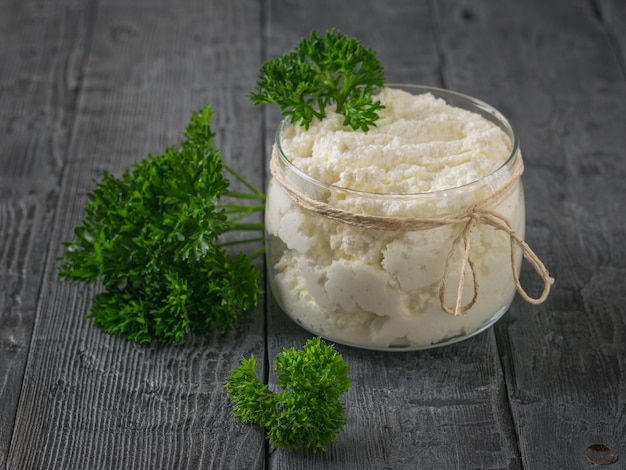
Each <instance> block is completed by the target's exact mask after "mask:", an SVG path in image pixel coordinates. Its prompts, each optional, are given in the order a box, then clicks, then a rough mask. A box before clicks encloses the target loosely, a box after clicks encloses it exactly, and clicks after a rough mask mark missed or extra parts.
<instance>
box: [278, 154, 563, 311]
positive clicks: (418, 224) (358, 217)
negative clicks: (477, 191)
mask: <svg viewBox="0 0 626 470" xmlns="http://www.w3.org/2000/svg"><path fill="white" fill-rule="evenodd" d="M278 158H279V157H278V150H277V148H276V145H274V148H273V151H272V158H271V159H270V171H271V172H272V175H273V176H274V179H275V180H276V182H278V184H280V186H281V187H282V188H283V189H284V190H285V191H286V192H287V194H288V195H289V197H290V198H291V199H292V201H293V202H294V203H296V204H297V205H298V206H300V207H302V208H304V209H307V210H309V211H311V212H314V213H316V214H320V215H322V216H324V217H328V218H329V219H333V220H336V221H339V222H342V223H345V224H349V225H353V226H357V227H363V228H370V229H378V230H389V231H420V230H429V229H433V228H437V227H441V226H444V225H452V224H460V225H461V226H462V227H463V229H462V230H461V233H460V234H459V235H458V236H457V237H456V238H455V239H454V241H453V242H452V246H451V247H450V251H449V252H448V255H447V257H446V261H445V264H444V269H443V275H442V278H441V281H440V283H439V303H440V304H441V308H442V310H443V311H444V312H446V313H448V314H450V315H454V316H458V315H461V314H463V313H465V312H467V311H468V310H469V309H470V308H472V306H473V305H474V303H475V302H476V299H477V298H478V289H479V285H478V278H477V276H476V268H475V265H474V261H473V260H472V258H471V256H470V251H471V247H472V242H471V235H472V230H473V229H474V228H475V227H476V226H478V225H480V224H485V225H490V226H492V227H493V228H494V229H496V230H500V231H502V232H505V233H506V234H508V236H509V240H510V261H511V271H512V273H513V280H514V282H515V287H516V289H517V292H518V293H519V294H520V296H521V297H522V298H523V299H524V300H526V301H527V302H529V303H531V304H534V305H538V304H540V303H542V302H544V301H545V300H546V299H547V298H548V294H549V293H550V287H551V286H552V284H553V283H554V278H552V277H551V276H550V273H549V272H548V270H547V269H546V267H545V266H544V264H543V263H542V262H541V260H540V259H539V257H538V256H537V255H536V254H535V253H534V252H533V250H532V249H531V248H530V247H529V246H528V244H527V243H526V242H525V241H524V240H523V239H522V238H521V237H520V236H519V235H517V233H515V230H513V226H512V225H511V221H510V220H509V219H507V218H506V217H505V216H503V215H502V214H499V213H498V212H496V211H493V210H491V209H489V208H490V207H493V206H495V205H497V204H498V203H499V202H501V201H502V200H504V198H505V197H506V196H508V195H509V194H510V192H511V191H512V190H513V189H514V187H515V185H516V183H517V181H518V180H519V178H520V177H521V175H522V173H523V172H524V164H523V162H522V158H521V155H518V157H517V158H516V161H515V163H514V166H513V168H512V169H511V174H510V176H509V178H508V179H507V180H506V181H505V183H504V184H502V185H501V186H500V187H498V188H497V189H496V191H495V192H493V193H492V194H491V195H489V196H487V197H485V198H484V199H482V200H480V201H478V202H476V203H474V204H471V205H469V206H467V207H464V208H462V209H460V210H459V211H457V212H456V213H453V214H450V215H447V216H442V217H389V216H380V215H367V214H358V213H355V212H351V211H347V210H344V209H340V208H337V207H333V206H331V205H329V204H327V203H325V202H321V201H316V200H315V199H312V198H310V197H308V196H306V195H305V194H303V193H302V192H301V191H298V190H297V189H295V188H294V187H293V186H292V185H290V184H289V183H288V182H287V180H286V178H285V177H284V174H283V172H282V171H281V169H280V168H279V165H278ZM460 244H463V261H462V264H461V272H460V276H459V283H458V286H457V297H456V304H455V306H454V308H450V307H448V306H447V305H446V303H445V295H446V289H447V283H448V274H449V270H450V263H451V259H452V257H453V255H454V253H455V252H456V250H457V247H458V246H459V245H460ZM516 245H517V246H518V247H519V248H520V249H521V251H522V254H523V256H524V258H525V259H526V260H527V261H528V262H529V263H530V264H531V266H532V267H533V268H534V269H535V271H536V272H537V274H539V276H540V277H541V279H542V280H543V284H544V287H543V292H542V293H541V295H540V296H539V297H536V298H534V297H531V296H530V295H528V293H527V292H526V290H525V289H524V288H523V287H522V284H521V282H520V280H519V275H518V273H517V269H516V266H515V246H516ZM468 266H469V270H470V272H471V275H472V283H473V294H472V298H471V299H470V300H469V302H467V303H466V304H464V305H463V303H462V302H463V300H462V295H463V291H464V288H465V280H466V277H467V272H468Z"/></svg>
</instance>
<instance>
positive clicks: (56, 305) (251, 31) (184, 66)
mask: <svg viewBox="0 0 626 470" xmlns="http://www.w3.org/2000/svg"><path fill="white" fill-rule="evenodd" d="M191 11H193V12H194V13H193V14H189V12H191ZM207 24H210V25H211V27H207ZM260 25H261V23H260V7H259V4H258V3H257V2H251V1H248V2H246V1H235V2H217V1H216V2H205V1H202V2H199V1H198V2H194V1H188V2H179V3H177V4H176V5H175V6H174V5H172V4H169V3H165V2H164V3H163V4H160V5H155V4H153V3H150V4H144V5H138V6H131V5H130V4H129V3H128V2H122V3H115V2H111V3H107V2H101V3H100V5H99V9H98V12H97V22H96V24H95V28H94V31H93V42H92V47H91V50H90V54H89V58H88V63H87V70H86V72H85V77H84V80H83V85H82V87H81V90H80V96H79V104H78V110H77V117H76V122H75V125H74V128H73V131H72V135H73V139H72V141H71V145H70V146H69V147H70V148H69V150H68V160H69V161H68V162H67V164H66V167H65V169H64V172H63V177H62V182H61V187H60V190H59V204H58V208H59V209H58V214H57V218H56V221H55V224H54V227H53V229H52V236H51V243H50V253H49V254H48V265H49V268H48V270H47V272H46V273H44V280H43V289H42V293H41V296H40V300H39V302H38V308H37V324H36V326H35V331H34V334H33V340H32V345H31V350H30V355H29V363H28V364H29V365H28V367H27V369H26V373H25V379H24V385H23V390H22V394H21V398H20V407H19V411H18V416H17V419H16V424H15V429H14V432H13V440H12V444H11V450H10V452H9V455H8V459H7V468H9V469H43V468H50V469H60V468H63V469H74V468H75V469H84V468H90V469H97V468H102V469H109V468H135V469H140V468H146V469H153V468H258V467H259V466H260V465H261V464H262V462H263V461H264V455H263V451H264V442H263V436H262V435H261V433H260V431H259V430H258V429H254V428H249V427H247V426H245V427H244V426H242V425H238V424H237V423H236V421H235V420H234V419H233V416H232V413H231V411H230V408H229V407H228V404H229V403H228V398H227V395H226V393H225V391H224V390H223V388H222V387H223V383H224V380H225V377H226V376H227V374H228V373H229V372H230V370H231V369H232V368H233V367H234V366H236V365H237V364H238V362H239V357H240V356H241V355H244V354H246V355H249V354H250V353H255V354H257V355H258V356H260V357H263V347H264V346H263V325H264V318H263V314H262V311H261V310H259V311H256V312H250V313H249V314H247V315H246V316H245V318H243V320H242V322H241V323H240V324H239V325H238V327H237V328H236V329H234V330H233V331H231V332H226V333H220V332H216V333H215V334H214V335H213V336H211V337H208V338H189V339H187V340H186V341H184V342H182V343H181V344H179V345H175V346H152V347H138V346H135V345H133V344H131V343H128V342H125V341H124V340H122V339H120V338H116V337H112V336H109V335H106V334H104V333H103V332H102V331H100V330H98V329H96V328H94V327H93V326H92V325H91V323H90V321H89V320H87V319H86V318H85V314H86V313H87V312H88V310H89V306H90V302H91V299H92V298H93V295H94V293H95V291H96V290H97V287H94V288H92V289H87V290H86V289H84V288H79V287H74V286H67V285H64V284H62V283H61V282H59V280H58V278H57V275H56V265H55V263H54V259H55V258H56V257H57V256H59V255H60V254H61V242H62V241H63V240H66V239H69V238H70V237H71V234H72V229H73V227H74V226H76V225H77V224H78V223H79V222H80V220H81V219H82V211H83V207H84V204H85V197H86V193H87V191H89V190H90V189H92V188H93V182H92V180H93V179H98V178H99V177H100V175H101V174H102V171H103V170H108V171H110V172H112V173H114V174H120V173H121V172H122V171H123V170H124V169H127V168H129V167H130V166H131V164H132V163H133V162H135V161H137V160H139V159H141V158H144V157H146V156H147V155H148V154H149V153H154V154H158V153H160V152H161V151H162V150H163V148H164V147H165V146H166V145H173V144H175V143H176V142H178V141H179V139H180V137H181V136H182V130H183V128H184V125H186V123H187V121H188V119H189V116H190V115H191V113H192V111H194V110H196V109H198V108H199V107H200V106H201V105H202V104H203V103H204V102H207V103H210V104H211V105H212V106H213V107H214V109H215V112H216V119H215V121H214V127H215V130H216V131H217V133H218V137H217V139H218V145H219V147H220V149H221V151H222V153H223V154H224V157H225V159H226V160H228V161H230V162H231V163H232V164H234V166H236V167H241V168H242V173H244V174H245V176H246V177H248V178H249V179H250V180H251V181H252V182H254V183H256V184H258V185H259V186H262V178H263V161H262V159H261V158H259V154H261V153H262V152H261V151H260V144H261V142H262V141H261V113H260V112H254V110H252V111H251V109H250V108H251V106H249V104H248V102H247V93H248V90H250V89H251V87H252V84H253V82H254V78H255V76H256V72H257V71H258V68H259V67H260V63H259V61H260V49H259V47H260V46H259V41H258V40H259V37H260ZM241 134H243V135H245V136H246V138H245V139H242V138H240V137H239V135H241ZM242 162H246V163H245V164H243V163H242ZM248 162H249V163H248ZM225 428H227V429H229V432H224V429H225Z"/></svg>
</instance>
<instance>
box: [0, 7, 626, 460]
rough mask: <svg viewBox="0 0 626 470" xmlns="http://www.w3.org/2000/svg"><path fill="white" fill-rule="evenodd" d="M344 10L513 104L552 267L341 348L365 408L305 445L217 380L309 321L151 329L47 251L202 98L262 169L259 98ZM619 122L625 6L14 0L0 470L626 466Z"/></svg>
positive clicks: (2, 171)
mask: <svg viewBox="0 0 626 470" xmlns="http://www.w3.org/2000/svg"><path fill="white" fill-rule="evenodd" d="M331 27H335V28H339V29H340V30H341V31H342V32H344V33H346V34H349V35H352V36H354V37H357V38H359V39H360V40H361V41H362V42H363V43H364V44H365V45H366V46H369V47H373V48H374V49H376V50H377V51H378V57H379V58H380V60H381V61H382V63H383V65H384V66H385V68H386V70H387V78H388V80H389V81H390V82H407V83H420V84H431V85H439V86H443V87H447V88H452V89H455V90H458V91H461V92H465V93H468V94H471V95H474V96H476V97H478V98H481V99H483V100H485V101H487V102H489V103H490V104H492V105H494V106H496V107H497V108H499V109H500V110H501V111H502V112H504V114H505V115H507V116H508V117H509V118H510V119H511V121H512V122H513V124H514V125H515V126H516V128H517V130H518V132H519V134H520V137H521V142H522V148H523V152H524V156H525V160H526V168H527V169H526V173H525V175H524V183H525V186H526V193H527V213H528V217H527V225H528V226H527V240H528V242H529V243H530V245H531V246H532V247H533V248H534V250H535V251H536V252H537V253H538V254H539V256H540V257H541V258H542V259H543V260H544V262H545V263H546V265H547V266H548V267H549V269H550V271H551V273H552V274H553V275H554V276H555V277H556V279H557V283H556V285H555V288H554V290H553V293H552V295H551V297H550V298H549V300H548V301H547V302H546V303H545V304H544V305H541V306H531V305H528V304H525V303H523V302H522V301H521V300H520V299H517V300H516V302H515V303H514V304H513V306H512V307H511V309H510V312H509V313H508V314H507V315H506V316H505V317H504V318H503V319H502V320H501V321H500V322H499V323H498V324H497V325H496V326H495V327H493V328H491V329H489V330H488V331H487V332H485V333H483V334H481V335H479V336H477V337H475V338H473V339H470V340H468V341H465V342H463V343H460V344H458V345H455V346H450V347H446V348H442V349H435V350H430V351H424V352H412V353H379V352H368V351H361V350H357V349H351V348H347V347H341V346H339V347H338V349H339V350H340V352H341V353H342V354H343V355H344V357H345V359H346V360H347V361H348V362H349V363H350V364H351V366H352V378H353V380H354V386H353V388H352V389H351V390H350V392H348V393H347V394H346V395H344V399H345V403H346V405H347V408H348V413H347V419H348V423H347V426H346V428H345V431H344V432H343V433H342V434H341V435H340V437H339V439H338V440H337V442H336V443H334V444H333V445H332V446H331V447H330V448H329V449H328V451H327V452H326V453H323V454H315V455H314V454H312V453H310V452H305V451H297V452H291V453H290V452H286V451H284V450H282V449H278V450H275V449H272V448H270V447H269V446H268V445H267V444H266V443H265V440H264V436H263V433H262V431H261V430H260V429H258V428H256V427H251V426H247V425H242V424H240V423H238V422H237V421H236V420H235V419H234V417H233V415H232V412H231V407H230V402H229V400H228V397H227V395H226V394H225V392H224V390H223V388H222V386H223V383H224V380H225V378H226V377H227V375H228V374H229V372H230V370H231V369H232V368H233V367H235V366H236V365H237V364H238V361H239V358H240V357H241V356H242V355H246V356H247V355H249V354H252V353H254V354H255V355H256V356H257V357H260V358H265V360H263V361H261V362H262V363H263V364H264V369H265V370H264V372H263V373H264V374H266V375H267V376H268V377H269V380H270V381H272V380H274V377H273V376H272V374H271V373H270V371H269V368H270V366H271V358H273V357H274V356H275V354H276V353H277V352H278V351H280V350H281V349H282V348H283V347H286V346H292V345H293V346H298V347H299V346H301V345H302V344H303V343H304V342H305V340H306V339H307V338H308V337H309V335H308V334H307V333H306V332H304V331H303V330H301V329H299V328H298V327H297V326H295V325H294V324H293V323H291V322H290V321H288V320H287V319H286V318H285V317H284V315H283V314H282V313H281V312H279V311H278V310H277V308H276V307H275V305H274V303H273V302H272V299H271V298H270V297H267V298H265V299H264V303H263V304H262V305H261V307H259V308H258V309H257V311H254V312H249V313H247V314H246V315H245V316H244V317H243V320H242V321H241V323H240V324H239V325H238V326H237V328H236V329H234V330H233V331H230V332H216V333H215V334H214V335H213V336H211V337H192V338H188V339H186V340H185V341H184V342H182V343H180V344H176V345H169V346H149V347H139V346H136V345H133V344H131V343H128V342H125V341H124V340H123V339H120V338H117V337H112V336H109V335H106V334H104V333H102V332H101V331H100V330H98V329H96V328H94V327H93V326H92V325H91V324H90V321H89V320H87V319H86V318H85V314H86V313H87V311H88V309H89V306H90V302H91V299H92V297H93V294H94V292H95V290H96V289H97V287H94V288H92V289H82V288H77V287H74V286H67V285H65V284H63V283H61V282H59V279H58V276H57V271H56V269H57V265H56V261H55V260H56V258H57V257H58V256H60V255H61V253H62V247H61V242H62V241H63V240H67V239H69V238H71V234H72V229H73V227H74V226H75V225H77V224H78V223H79V222H80V221H81V219H82V214H83V213H82V210H83V207H84V203H85V196H86V192H87V191H89V190H90V189H92V188H93V180H94V179H98V178H99V177H100V175H101V174H102V171H103V170H108V171H111V172H113V173H115V174H119V173H121V172H122V171H123V170H124V169H126V168H128V167H130V166H131V165H132V162H134V161H136V160H139V159H141V158H144V157H145V156H147V155H148V154H149V153H157V154H158V153H160V152H161V151H162V149H163V148H164V147H165V146H167V145H172V144H175V143H176V142H178V141H179V139H180V137H181V131H182V129H183V128H184V125H185V124H186V123H187V120H188V118H189V116H190V114H191V113H192V112H193V111H194V110H196V109H198V108H199V107H200V106H201V105H202V104H203V103H210V104H212V105H213V107H214V108H215V110H216V118H215V121H214V123H215V126H216V128H217V130H218V145H219V147H220V149H221V150H222V152H223V154H224V155H225V158H226V159H227V160H228V161H229V162H230V163H231V165H232V166H234V167H236V168H238V169H239V170H241V171H242V173H243V174H244V175H245V176H246V177H247V178H249V179H250V180H251V181H253V182H255V183H256V184H258V186H260V187H262V186H264V185H265V182H266V178H267V171H266V164H267V159H268V150H269V148H270V145H271V142H272V139H273V134H274V131H275V129H276V126H277V123H278V116H277V114H276V113H275V112H273V111H270V110H264V109H262V108H258V107H253V106H252V105H251V103H250V101H249V100H248V93H249V92H250V91H252V89H253V87H254V83H255V81H256V77H257V74H258V70H259V68H260V66H261V64H262V63H263V62H264V61H265V60H267V59H269V58H272V57H275V56H276V55H279V54H281V53H283V52H285V51H286V50H287V49H290V48H291V47H292V46H293V45H294V44H295V42H296V41H297V40H298V39H299V38H300V37H302V36H306V35H308V34H309V33H310V31H312V30H318V31H323V30H326V29H328V28H331ZM625 131H626V2H624V1H623V0H526V1H523V2H522V1H515V0H499V1H490V0H474V1H468V0H441V1H438V0H429V1H426V0H422V1H419V0H388V1H385V2H380V1H373V0H360V1H357V0H342V1H332V0H321V1H310V0H309V1H305V0H261V1H258V0H229V1H223V0H177V1H173V0H171V1H167V0H149V1H148V0H0V469H5V468H6V469H11V470H26V469H63V470H65V469H169V468H172V469H178V468H185V469H200V468H202V469H206V468H223V469H257V468H259V469H260V468H268V469H359V470H361V469H379V470H382V469H388V470H391V469H393V470H400V469H455V468H459V469H478V468H480V469H532V470H534V469H550V470H554V469H568V470H569V469H585V468H593V464H592V462H591V461H590V460H589V459H588V458H587V456H586V449H587V448H588V446H590V445H592V444H603V445H605V446H607V447H608V448H610V449H611V450H613V451H614V452H615V453H616V455H617V456H618V461H617V462H616V463H614V464H612V465H610V466H607V468H626V370H625V365H624V360H625V353H626V307H625V305H626V210H625V205H626V150H625V149H626V132H625ZM522 280H523V283H524V284H525V285H526V286H529V289H530V290H531V291H533V289H534V290H535V291H537V290H538V289H539V287H540V281H539V279H537V278H535V277H534V276H533V275H532V273H531V271H530V269H526V268H525V269H524V271H523V275H522ZM268 358H269V359H268ZM598 462H601V461H600V460H596V463H598Z"/></svg>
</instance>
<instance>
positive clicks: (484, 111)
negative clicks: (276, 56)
mask: <svg viewBox="0 0 626 470" xmlns="http://www.w3.org/2000/svg"><path fill="white" fill-rule="evenodd" d="M385 88H395V89H404V90H405V91H413V92H415V91H417V90H419V91H420V94H423V93H432V94H433V95H434V96H435V97H437V98H443V99H444V100H445V101H446V103H447V104H449V105H452V106H456V107H460V108H462V109H465V110H467V111H471V112H475V113H478V114H480V115H481V116H482V117H484V118H486V119H488V120H489V121H491V122H492V123H494V124H496V125H497V126H498V127H500V128H501V129H502V130H503V131H504V132H505V133H506V134H507V136H508V137H509V139H510V140H511V151H510V153H509V156H508V157H507V159H506V160H505V161H504V162H503V163H502V164H501V165H499V166H498V167H497V168H496V169H494V170H493V171H492V172H490V173H489V174H487V175H484V176H481V177H480V178H477V179H475V180H473V181H470V182H467V183H464V184H462V185H459V186H453V187H450V188H445V189H437V190H434V191H421V192H411V193H406V192H405V193H397V192H376V191H365V190H360V189H352V188H345V187H343V186H340V185H337V184H334V183H327V182H325V181H322V180H319V179H317V178H315V177H313V176H310V175H309V174H307V173H305V172H304V171H303V170H302V169H300V168H299V167H298V166H296V165H295V164H294V163H293V162H292V161H291V160H290V159H289V158H288V157H287V155H286V154H285V151H284V150H283V147H282V143H281V139H280V136H281V134H282V132H283V130H284V129H285V128H287V127H288V126H292V125H294V124H293V123H292V122H291V121H290V120H289V119H283V120H282V121H281V123H280V125H279V126H278V129H277V131H276V137H275V142H276V147H277V149H278V152H276V153H277V154H278V157H279V160H280V161H281V163H282V165H286V166H287V167H288V168H289V171H290V172H293V173H294V174H295V175H296V176H298V177H299V178H302V179H304V180H305V181H307V182H308V183H309V184H313V185H315V186H319V187H321V188H324V189H330V190H335V191H341V192H343V193H345V194H347V195H350V194H351V195H354V196H357V197H393V198H401V199H403V198H415V197H420V196H422V197H423V196H428V197H429V198H430V197H436V196H437V195H441V196H443V195H445V194H449V193H450V192H452V191H458V190H465V189H468V188H470V187H472V186H474V185H477V184H482V183H484V182H485V181H486V180H488V179H490V178H492V177H493V176H494V175H496V174H499V173H500V172H501V171H503V170H505V169H507V168H509V167H511V166H512V165H513V164H514V163H515V162H516V158H517V156H518V154H519V147H520V144H519V137H518V134H517V132H516V131H515V129H514V128H513V126H512V124H511V122H510V121H509V120H508V119H507V118H506V117H505V116H504V114H502V113H501V112H500V111H499V110H498V109H496V108H495V107H494V106H492V105H490V104H488V103H486V102H484V101H482V100H480V99H478V98H474V97H473V96H470V95H467V94H464V93H460V92H457V91H453V90H449V89H446V88H440V87H435V86H430V85H416V84H405V83H389V84H387V85H385ZM451 101H453V102H452V103H451Z"/></svg>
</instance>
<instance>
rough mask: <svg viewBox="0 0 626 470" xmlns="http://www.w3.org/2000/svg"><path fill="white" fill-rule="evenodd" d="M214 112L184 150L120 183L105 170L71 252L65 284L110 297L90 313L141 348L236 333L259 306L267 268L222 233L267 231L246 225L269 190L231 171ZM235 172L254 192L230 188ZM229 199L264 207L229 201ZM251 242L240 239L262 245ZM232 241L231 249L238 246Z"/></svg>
mask: <svg viewBox="0 0 626 470" xmlns="http://www.w3.org/2000/svg"><path fill="white" fill-rule="evenodd" d="M212 115H213V112H212V109H211V108H210V106H205V107H203V108H202V109H201V110H200V111H199V112H197V113H194V114H193V116H192V118H191V121H190V123H189V125H188V126H187V128H186V130H185V139H184V140H183V141H182V143H181V144H180V146H179V148H174V147H171V148H168V149H167V150H166V152H165V153H164V154H163V155H161V156H152V155H151V156H149V157H148V158H147V159H145V160H143V161H142V162H139V163H137V164H135V166H134V168H133V170H132V172H130V171H126V172H124V174H123V175H122V176H121V177H119V178H117V177H115V176H113V175H111V174H110V173H108V172H105V173H104V175H103V177H102V180H101V181H100V182H99V183H98V184H97V187H96V188H95V189H94V190H93V191H92V192H90V193H89V194H88V202H87V205H86V208H85V217H84V220H83V222H82V224H81V225H80V226H78V227H76V228H75V230H74V235H75V238H74V239H73V240H70V241H66V242H64V245H65V247H66V250H65V253H64V255H63V257H62V258H61V259H60V261H61V265H60V267H59V273H60V276H61V278H62V279H65V280H67V281H74V282H83V283H93V282H94V281H96V280H97V279H102V283H103V286H104V292H101V293H99V294H98V295H97V296H96V297H95V298H94V300H93V304H92V307H91V311H90V313H89V317H91V318H93V321H94V324H95V325H96V326H99V327H101V328H102V329H103V330H104V331H107V332H109V333H113V334H118V335H122V336H124V337H126V338H128V339H129V340H132V341H135V342H137V343H146V342H149V341H151V340H153V339H156V340H158V341H163V342H173V341H178V340H180V339H181V338H182V337H183V336H184V335H185V334H187V333H190V332H196V333H201V334H203V333H204V334H206V333H209V332H211V331H212V330H213V329H214V327H216V326H218V327H221V328H228V327H230V326H231V324H232V323H233V322H234V321H235V320H236V319H237V318H238V316H239V314H240V312H241V311H243V310H247V309H250V308H253V307H255V306H256V305H257V302H258V295H259V292H260V289H259V280H260V272H259V270H258V268H257V267H256V266H255V265H254V258H255V257H256V256H257V255H259V254H261V251H262V249H259V251H257V252H255V253H252V254H250V255H248V254H245V253H243V252H240V253H238V254H236V255H234V256H233V255H231V254H230V253H229V252H228V251H227V248H226V247H225V245H227V244H229V243H220V241H219V240H218V239H219V238H220V236H221V235H222V234H224V233H226V232H229V231H233V230H253V231H258V230H262V229H263V224H261V223H258V224H256V223H245V222H243V219H244V218H245V217H247V216H249V215H250V214H252V213H254V212H259V211H262V210H263V209H264V199H265V196H264V194H263V193H262V192H261V191H259V190H258V189H256V188H254V187H253V186H252V185H251V184H249V183H248V182H247V181H245V179H244V178H243V177H241V176H240V175H239V174H238V173H237V172H235V171H234V170H233V169H232V168H230V167H229V166H228V165H227V164H226V163H225V162H224V160H223V158H222V156H221V154H220V152H219V151H218V150H217V148H216V147H215V143H214V136H215V134H214V133H213V131H212V130H211V126H210V120H211V117H212ZM224 174H230V175H232V176H234V177H235V178H236V179H237V180H238V181H240V182H241V183H243V186H244V187H245V188H246V191H247V192H245V191H244V192H235V191H231V190H229V180H228V179H226V178H225V177H224ZM222 198H226V199H229V200H235V201H237V200H239V201H241V200H250V201H257V204H240V203H228V204H227V203H223V202H221V201H222ZM261 239H262V237H251V238H249V239H244V240H241V241H238V242H232V243H242V242H248V241H259V240H261ZM232 243H230V244H232Z"/></svg>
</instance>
